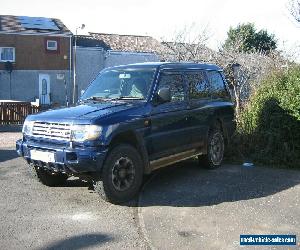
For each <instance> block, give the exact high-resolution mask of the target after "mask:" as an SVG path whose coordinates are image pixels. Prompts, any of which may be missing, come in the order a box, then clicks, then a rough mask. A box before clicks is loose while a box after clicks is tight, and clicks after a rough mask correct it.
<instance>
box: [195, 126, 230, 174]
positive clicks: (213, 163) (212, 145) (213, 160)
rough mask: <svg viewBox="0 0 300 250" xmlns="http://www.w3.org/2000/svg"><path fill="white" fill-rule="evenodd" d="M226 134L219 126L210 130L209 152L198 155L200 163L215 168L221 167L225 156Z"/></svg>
mask: <svg viewBox="0 0 300 250" xmlns="http://www.w3.org/2000/svg"><path fill="white" fill-rule="evenodd" d="M224 149H225V143H224V135H223V133H222V131H221V130H220V129H218V128H214V129H212V130H211V131H210V132H209V135H208V141H207V154H206V155H201V156H199V157H198V160H199V165H200V166H203V167H206V168H209V169H214V168H217V167H220V166H221V164H222V160H223V156H224Z"/></svg>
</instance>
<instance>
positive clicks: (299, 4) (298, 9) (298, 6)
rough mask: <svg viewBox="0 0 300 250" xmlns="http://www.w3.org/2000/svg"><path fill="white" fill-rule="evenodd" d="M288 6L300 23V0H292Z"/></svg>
mask: <svg viewBox="0 0 300 250" xmlns="http://www.w3.org/2000/svg"><path fill="white" fill-rule="evenodd" d="M288 8H289V11H290V13H291V15H292V16H293V17H294V19H295V20H296V22H297V23H299V24H300V0H291V1H290V3H289V6H288Z"/></svg>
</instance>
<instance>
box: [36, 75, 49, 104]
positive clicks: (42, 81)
mask: <svg viewBox="0 0 300 250" xmlns="http://www.w3.org/2000/svg"><path fill="white" fill-rule="evenodd" d="M39 99H40V104H42V105H49V104H50V76H49V75H48V74H39Z"/></svg>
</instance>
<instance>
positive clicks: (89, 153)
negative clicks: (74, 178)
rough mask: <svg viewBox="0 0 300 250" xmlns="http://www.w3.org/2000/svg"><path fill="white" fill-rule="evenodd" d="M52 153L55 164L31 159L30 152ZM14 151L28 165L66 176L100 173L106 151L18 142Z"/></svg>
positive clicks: (103, 149)
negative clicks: (33, 150)
mask: <svg viewBox="0 0 300 250" xmlns="http://www.w3.org/2000/svg"><path fill="white" fill-rule="evenodd" d="M32 149H35V150H40V151H45V152H53V153H54V155H55V162H51V163H47V162H43V161H36V160H32V159H31V155H30V150H32ZM16 150H17V153H18V155H19V156H21V157H23V158H24V159H25V160H26V161H27V162H28V163H33V164H35V165H38V166H40V167H43V168H46V169H48V170H49V171H54V172H62V173H67V174H80V173H87V172H97V171H100V170H101V168H102V165H103V162H104V160H105V157H106V154H107V151H108V150H107V149H106V148H101V147H100V148H99V147H77V148H67V147H65V146H57V145H55V146H53V145H50V144H41V143H34V142H30V143H28V142H26V141H23V140H22V139H21V140H18V141H17V142H16Z"/></svg>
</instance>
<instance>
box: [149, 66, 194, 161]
mask: <svg viewBox="0 0 300 250" xmlns="http://www.w3.org/2000/svg"><path fill="white" fill-rule="evenodd" d="M163 87H169V88H170V90H171V101H170V102H167V103H163V104H158V105H153V108H152V111H151V116H150V119H151V136H150V141H151V143H150V149H149V154H150V160H154V159H158V158H161V157H164V156H167V155H171V154H176V153H178V152H182V151H183V150H184V149H185V148H186V147H187V145H188V143H189V140H188V138H187V132H186V129H187V127H188V115H187V99H186V87H185V85H184V77H183V75H182V74H181V73H179V72H168V71H163V72H161V73H160V76H159V82H158V88H157V91H158V90H159V89H160V88H163ZM157 91H156V92H157Z"/></svg>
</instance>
